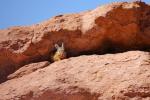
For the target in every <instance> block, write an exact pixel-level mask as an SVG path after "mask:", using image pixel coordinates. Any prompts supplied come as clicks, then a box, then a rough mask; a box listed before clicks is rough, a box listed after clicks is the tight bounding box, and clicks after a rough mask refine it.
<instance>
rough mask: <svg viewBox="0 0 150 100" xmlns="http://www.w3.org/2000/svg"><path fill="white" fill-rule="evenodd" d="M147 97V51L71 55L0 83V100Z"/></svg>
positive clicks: (149, 65) (149, 83)
mask: <svg viewBox="0 0 150 100" xmlns="http://www.w3.org/2000/svg"><path fill="white" fill-rule="evenodd" d="M11 99H12V100H150V53H149V52H142V51H130V52H126V53H120V54H106V55H91V56H86V55H84V56H80V57H73V58H69V59H66V60H62V61H59V62H55V63H53V64H51V65H49V66H47V67H45V68H43V69H39V70H37V71H35V72H33V73H31V74H28V75H24V76H23V77H21V78H16V79H12V80H9V81H7V82H4V83H2V84H0V100H11Z"/></svg>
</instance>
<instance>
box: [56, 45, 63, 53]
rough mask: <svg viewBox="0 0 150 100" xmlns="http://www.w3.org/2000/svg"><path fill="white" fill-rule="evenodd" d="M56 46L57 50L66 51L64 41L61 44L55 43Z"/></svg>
mask: <svg viewBox="0 0 150 100" xmlns="http://www.w3.org/2000/svg"><path fill="white" fill-rule="evenodd" d="M55 48H56V49H57V51H56V52H64V51H65V49H64V43H62V44H61V46H59V45H58V44H55Z"/></svg>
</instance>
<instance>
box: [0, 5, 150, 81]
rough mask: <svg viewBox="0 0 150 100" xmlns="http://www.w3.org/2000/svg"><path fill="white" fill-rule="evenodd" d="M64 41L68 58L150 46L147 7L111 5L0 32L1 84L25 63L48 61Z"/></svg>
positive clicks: (149, 20) (148, 10)
mask: <svg viewBox="0 0 150 100" xmlns="http://www.w3.org/2000/svg"><path fill="white" fill-rule="evenodd" d="M62 42H64V44H65V49H66V52H67V54H68V56H69V57H71V56H78V55H81V54H93V53H98V54H102V53H108V52H120V51H125V50H133V49H141V50H142V49H147V48H149V47H150V6H149V5H147V4H145V3H143V2H134V3H127V2H123V3H113V4H109V5H105V6H100V7H98V8H96V9H94V10H91V11H87V12H81V13H78V14H67V15H58V16H55V17H53V18H51V19H50V20H47V21H45V22H42V23H39V24H36V25H32V26H22V27H12V28H8V29H6V30H0V82H2V81H5V80H6V77H7V76H8V75H9V74H10V73H12V72H14V71H15V70H16V69H18V68H20V67H21V66H23V65H25V64H29V63H32V62H38V61H45V60H50V58H51V55H52V53H53V51H54V44H55V43H58V44H61V43H62Z"/></svg>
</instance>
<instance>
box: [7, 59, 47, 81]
mask: <svg viewBox="0 0 150 100" xmlns="http://www.w3.org/2000/svg"><path fill="white" fill-rule="evenodd" d="M49 64H50V62H48V61H43V62H38V63H32V64H28V65H25V66H23V67H21V68H20V69H18V70H17V71H16V72H14V73H13V74H10V75H9V76H8V77H7V78H8V79H13V78H19V77H22V76H24V75H27V74H30V73H32V72H35V71H36V70H38V69H42V68H44V67H46V66H48V65H49Z"/></svg>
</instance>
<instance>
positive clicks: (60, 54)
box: [52, 43, 67, 62]
mask: <svg viewBox="0 0 150 100" xmlns="http://www.w3.org/2000/svg"><path fill="white" fill-rule="evenodd" d="M55 48H56V49H57V50H56V52H55V53H54V55H53V57H52V59H53V61H54V62H55V61H60V60H62V59H65V58H67V55H66V52H65V49H64V44H63V43H62V45H61V47H60V46H59V45H58V44H55Z"/></svg>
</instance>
